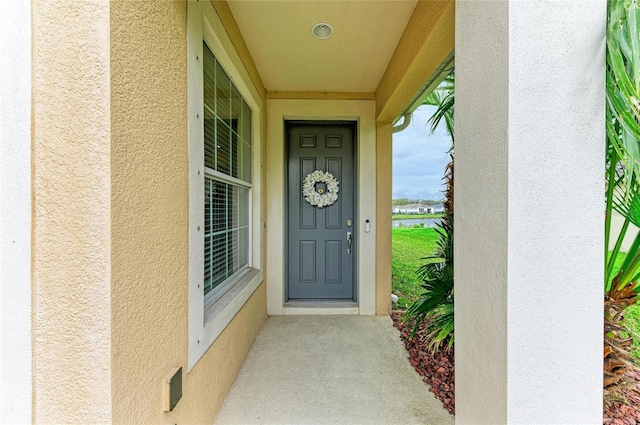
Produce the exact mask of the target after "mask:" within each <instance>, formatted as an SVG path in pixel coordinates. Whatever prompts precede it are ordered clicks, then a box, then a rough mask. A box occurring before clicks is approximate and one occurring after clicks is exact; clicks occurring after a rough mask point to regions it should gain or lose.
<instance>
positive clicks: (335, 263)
mask: <svg viewBox="0 0 640 425" xmlns="http://www.w3.org/2000/svg"><path fill="white" fill-rule="evenodd" d="M287 135H288V140H287V141H288V161H287V164H288V165H287V167H288V170H287V171H288V182H287V191H288V208H287V213H288V215H287V229H288V240H287V242H288V255H287V263H288V287H287V293H288V296H287V299H289V300H304V299H315V300H323V299H344V300H353V294H354V288H353V286H354V285H353V284H354V277H353V270H354V259H355V258H356V257H355V251H356V247H355V240H356V235H355V225H354V223H355V217H354V214H355V211H354V187H355V186H354V185H355V181H354V175H355V173H354V149H353V148H354V126H353V125H352V124H314V123H295V124H288V125H287ZM315 170H320V171H323V172H325V171H328V172H330V173H331V174H332V175H333V176H334V177H335V178H336V180H337V181H338V182H339V191H338V199H337V200H336V201H335V203H333V204H332V205H330V206H325V207H323V208H319V207H317V206H312V205H310V204H309V203H308V202H307V201H306V200H305V197H304V196H303V194H302V190H303V187H302V186H303V182H304V179H305V177H306V176H307V175H308V174H310V173H312V172H313V171H315ZM316 188H317V189H318V190H320V191H323V192H325V193H326V186H325V185H324V184H323V183H319V184H318V185H316ZM348 232H350V233H351V238H350V239H351V244H349V242H348V237H347V236H348Z"/></svg>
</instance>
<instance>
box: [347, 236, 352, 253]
mask: <svg viewBox="0 0 640 425" xmlns="http://www.w3.org/2000/svg"><path fill="white" fill-rule="evenodd" d="M352 243H353V236H351V232H347V254H349V255H351V244H352Z"/></svg>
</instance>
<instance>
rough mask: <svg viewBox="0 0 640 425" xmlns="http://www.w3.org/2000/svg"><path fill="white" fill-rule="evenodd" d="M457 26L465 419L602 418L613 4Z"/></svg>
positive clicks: (500, 15)
mask: <svg viewBox="0 0 640 425" xmlns="http://www.w3.org/2000/svg"><path fill="white" fill-rule="evenodd" d="M456 23H457V25H456V122H455V125H456V128H455V132H456V152H455V154H456V216H455V228H456V234H455V258H456V261H455V276H456V305H455V309H456V311H455V313H456V323H455V325H456V347H455V349H456V423H460V424H464V423H470V424H482V423H487V424H494V423H519V424H524V423H536V424H551V423H563V424H569V423H576V424H587V423H591V424H597V423H602V349H603V341H602V340H603V333H602V329H603V293H602V276H603V260H604V259H603V249H602V248H603V243H604V237H603V235H604V232H603V223H604V215H603V213H604V211H603V210H604V205H603V203H602V200H603V196H604V177H603V170H604V158H605V155H604V128H605V125H604V124H605V122H604V118H605V114H604V106H605V98H604V87H605V85H604V75H605V62H604V50H605V49H604V41H605V38H604V28H605V23H606V2H605V1H604V0H600V1H591V2H581V1H563V2H556V1H553V0H549V1H538V2H486V1H462V2H458V3H457V4H456ZM558 76H562V78H561V80H562V82H561V83H560V84H558ZM540 205H552V206H553V207H552V208H539V206H540Z"/></svg>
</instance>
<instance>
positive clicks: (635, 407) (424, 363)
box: [391, 311, 640, 425]
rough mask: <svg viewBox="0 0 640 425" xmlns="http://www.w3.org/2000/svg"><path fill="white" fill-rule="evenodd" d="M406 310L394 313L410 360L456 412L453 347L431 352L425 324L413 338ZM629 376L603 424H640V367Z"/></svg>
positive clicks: (604, 415) (395, 323) (392, 315)
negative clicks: (405, 315)
mask: <svg viewBox="0 0 640 425" xmlns="http://www.w3.org/2000/svg"><path fill="white" fill-rule="evenodd" d="M402 313H403V312H401V311H393V312H391V319H393V325H394V326H395V327H396V328H398V330H399V331H400V338H401V339H402V341H403V342H404V345H405V347H406V348H407V351H408V352H409V362H410V363H411V366H413V367H414V368H415V370H416V372H418V374H419V375H420V376H422V380H423V381H424V382H425V384H427V385H429V387H430V388H429V391H431V392H432V393H433V394H434V395H435V396H436V397H438V399H440V401H441V402H442V404H443V405H444V408H445V409H447V410H448V411H449V413H451V414H454V413H455V405H456V398H455V381H454V371H455V367H454V357H453V349H452V350H451V351H449V352H447V351H445V350H443V349H440V350H438V351H437V352H436V353H435V354H431V353H430V352H429V350H428V349H427V344H426V343H425V342H424V329H423V327H422V326H421V327H420V328H419V330H418V332H416V334H415V336H414V337H413V338H412V339H409V335H411V329H410V328H409V329H407V326H406V325H405V324H404V323H403V322H402V321H401V320H400V316H401V315H402ZM628 375H629V378H630V379H631V380H632V382H633V384H632V385H630V386H629V387H628V388H625V389H623V390H622V391H621V396H622V397H623V398H624V399H625V400H626V402H624V403H623V402H622V401H619V402H618V401H617V402H614V403H613V404H611V406H608V407H606V406H605V410H604V414H603V418H602V422H603V424H607V425H608V424H613V425H637V424H640V370H635V371H631V372H629V374H628Z"/></svg>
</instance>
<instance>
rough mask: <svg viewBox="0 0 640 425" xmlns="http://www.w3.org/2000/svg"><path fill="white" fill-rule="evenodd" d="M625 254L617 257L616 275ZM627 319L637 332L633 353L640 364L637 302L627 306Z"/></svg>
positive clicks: (627, 322)
mask: <svg viewBox="0 0 640 425" xmlns="http://www.w3.org/2000/svg"><path fill="white" fill-rule="evenodd" d="M625 256H626V253H624V252H621V253H620V255H618V258H616V264H615V266H614V268H613V275H614V276H615V274H616V273H617V272H618V269H619V268H620V265H621V264H622V261H623V260H624V257H625ZM625 320H626V323H625V324H626V326H627V328H628V329H629V330H630V331H631V332H632V333H633V334H635V336H634V338H633V345H634V346H635V347H636V349H635V350H633V351H632V352H631V354H632V355H633V357H634V358H635V359H636V361H637V362H638V364H640V338H638V337H636V336H640V305H638V304H636V305H633V306H631V307H629V308H627V310H626V311H625Z"/></svg>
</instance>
